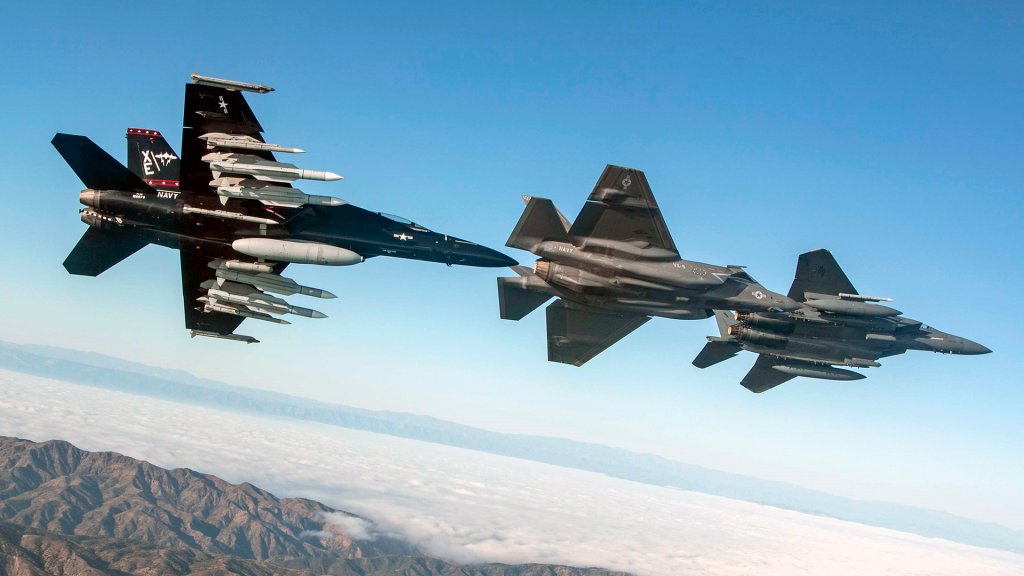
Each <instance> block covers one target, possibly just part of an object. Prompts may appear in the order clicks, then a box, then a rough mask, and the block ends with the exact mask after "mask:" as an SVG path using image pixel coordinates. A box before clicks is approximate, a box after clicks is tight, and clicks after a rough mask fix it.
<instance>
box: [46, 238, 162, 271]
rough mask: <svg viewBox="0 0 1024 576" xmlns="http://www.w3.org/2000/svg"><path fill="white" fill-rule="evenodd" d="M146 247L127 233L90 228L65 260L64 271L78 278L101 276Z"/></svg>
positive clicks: (142, 242)
mask: <svg viewBox="0 0 1024 576" xmlns="http://www.w3.org/2000/svg"><path fill="white" fill-rule="evenodd" d="M145 245H146V242H144V241H142V240H139V239H138V238H136V237H134V236H132V235H131V233H129V232H126V231H121V230H109V231H101V230H97V229H96V228H89V229H88V230H86V231H85V234H83V235H82V239H81V240H79V241H78V244H75V248H74V249H73V250H71V254H68V257H67V258H65V259H64V269H65V270H67V271H68V272H70V273H71V274H76V275H78V276H99V275H100V274H102V273H103V272H105V271H106V270H108V269H109V268H111V267H113V266H114V265H115V264H117V263H118V262H120V261H122V260H124V259H125V258H127V257H129V256H131V255H132V254H135V253H136V252H138V251H139V250H140V249H142V247H144V246H145Z"/></svg>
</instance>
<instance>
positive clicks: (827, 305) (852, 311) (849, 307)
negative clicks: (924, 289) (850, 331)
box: [804, 299, 902, 316]
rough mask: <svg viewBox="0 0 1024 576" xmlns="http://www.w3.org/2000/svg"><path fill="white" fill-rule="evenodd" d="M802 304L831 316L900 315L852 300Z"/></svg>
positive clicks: (887, 309)
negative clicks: (829, 313) (828, 313)
mask: <svg viewBox="0 0 1024 576" xmlns="http://www.w3.org/2000/svg"><path fill="white" fill-rule="evenodd" d="M804 303H805V304H807V305H808V306H810V307H812V308H816V309H818V310H821V311H822V312H831V313H832V314H849V315H851V316H899V315H900V314H902V312H900V311H899V310H897V309H895V308H890V307H888V306H882V305H881V304H868V303H867V302H857V301H853V300H837V299H820V300H817V299H816V300H808V301H806V302H804Z"/></svg>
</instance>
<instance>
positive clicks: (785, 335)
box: [693, 250, 991, 392]
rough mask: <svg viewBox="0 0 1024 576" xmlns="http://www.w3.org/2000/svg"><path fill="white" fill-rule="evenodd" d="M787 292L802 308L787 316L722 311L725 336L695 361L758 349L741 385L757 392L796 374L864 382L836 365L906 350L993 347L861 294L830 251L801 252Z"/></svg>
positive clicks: (718, 315) (873, 362)
mask: <svg viewBox="0 0 1024 576" xmlns="http://www.w3.org/2000/svg"><path fill="white" fill-rule="evenodd" d="M789 297H790V298H793V299H794V300H798V301H800V302H802V303H803V306H801V307H800V308H799V309H798V310H794V311H791V312H787V313H782V314H779V313H764V312H756V313H736V312H727V311H723V310H716V311H715V319H716V320H717V321H718V328H719V331H720V333H721V336H719V337H714V336H709V337H708V343H707V344H705V345H704V349H703V350H701V352H700V354H699V355H698V356H697V358H696V359H695V360H694V361H693V364H694V365H695V366H697V367H698V368H707V367H708V366H711V365H713V364H717V363H719V362H722V361H723V360H728V359H729V358H732V357H733V356H735V355H736V354H738V353H739V352H740V350H749V351H751V352H755V353H757V354H758V357H757V361H756V362H755V363H754V367H753V368H752V369H751V370H750V372H748V373H747V375H746V377H744V378H743V381H742V382H740V383H741V384H743V385H744V386H746V387H747V388H748V389H750V390H751V391H753V392H764V391H765V390H769V389H771V388H774V387H775V386H778V385H779V384H782V383H783V382H786V381H787V380H790V379H792V378H795V377H797V376H805V377H807V378H823V379H826V380H860V379H861V378H864V375H863V374H861V373H859V372H854V371H853V370H846V369H844V368H837V366H849V367H854V368H869V367H877V366H880V364H879V363H878V362H877V360H878V359H880V358H885V357H887V356H895V355H897V354H903V353H904V352H906V351H907V350H926V351H930V352H941V353H943V354H988V353H989V352H991V350H989V349H988V348H986V347H984V346H982V345H981V344H978V343H976V342H972V341H970V340H968V339H966V338H961V337H959V336H954V335H952V334H947V333H945V332H940V331H938V330H936V329H934V328H931V327H929V326H925V325H924V324H922V323H920V322H918V321H917V320H911V319H910V318H905V317H903V316H901V315H900V314H902V313H901V312H900V311H899V310H896V309H894V308H891V307H889V306H885V305H882V304H877V302H889V301H891V299H890V298H881V297H877V296H863V295H860V294H858V293H857V290H856V289H854V287H853V284H851V283H850V280H849V278H847V277H846V274H845V273H843V270H842V268H840V267H839V264H838V263H837V262H836V259H835V258H834V257H833V256H832V254H831V253H830V252H828V251H827V250H815V251H813V252H807V253H805V254H801V255H800V259H799V260H798V262H797V266H796V278H795V279H794V280H793V286H792V288H790V290H789Z"/></svg>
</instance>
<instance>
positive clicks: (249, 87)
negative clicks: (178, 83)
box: [192, 72, 274, 94]
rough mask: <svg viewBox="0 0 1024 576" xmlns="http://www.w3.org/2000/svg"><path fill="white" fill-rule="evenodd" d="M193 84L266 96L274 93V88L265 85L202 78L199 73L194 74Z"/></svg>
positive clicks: (210, 77)
mask: <svg viewBox="0 0 1024 576" xmlns="http://www.w3.org/2000/svg"><path fill="white" fill-rule="evenodd" d="M192 83H193V84H203V85H205V86H215V87H217V88H225V89H227V90H240V91H242V92H258V93H260V94H266V93H267V92H273V91H274V89H273V88H271V87H270V86H266V85H264V84H251V83H249V82H238V81H237V80H225V79H223V78H214V77H212V76H201V75H200V74H199V73H198V72H193V73H192Z"/></svg>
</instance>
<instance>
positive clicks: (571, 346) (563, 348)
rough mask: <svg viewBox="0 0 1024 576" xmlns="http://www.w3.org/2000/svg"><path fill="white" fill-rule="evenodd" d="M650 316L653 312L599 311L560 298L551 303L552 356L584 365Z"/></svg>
mask: <svg viewBox="0 0 1024 576" xmlns="http://www.w3.org/2000/svg"><path fill="white" fill-rule="evenodd" d="M648 320H650V317H649V316H642V315H638V314H614V313H608V312H599V311H594V310H590V309H583V308H579V307H576V306H573V305H571V304H568V303H566V301H565V300H557V301H555V302H552V303H551V304H550V305H548V307H547V322H548V360H550V361H551V362H561V363H562V364H572V365H573V366H582V365H583V364H585V363H586V362H587V361H588V360H590V359H591V358H593V357H594V356H597V355H598V354H600V353H601V352H602V351H604V350H605V349H606V348H608V347H609V346H611V345H612V344H615V343H616V342H618V341H619V340H621V339H622V338H623V337H624V336H626V335H627V334H629V333H630V332H632V331H633V330H636V329H637V328H639V327H640V326H641V325H643V324H644V322H647V321H648Z"/></svg>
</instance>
